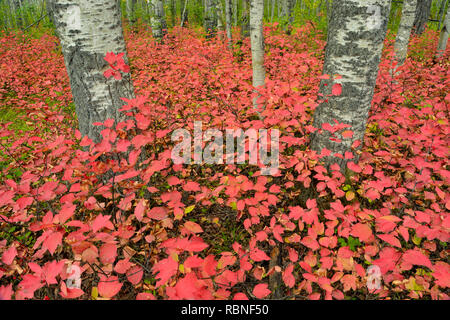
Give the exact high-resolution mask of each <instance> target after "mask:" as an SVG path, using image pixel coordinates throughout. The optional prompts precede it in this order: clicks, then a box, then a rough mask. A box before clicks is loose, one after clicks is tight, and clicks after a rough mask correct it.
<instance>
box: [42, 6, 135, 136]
mask: <svg viewBox="0 0 450 320" xmlns="http://www.w3.org/2000/svg"><path fill="white" fill-rule="evenodd" d="M48 4H49V5H50V8H49V11H50V12H51V15H52V18H53V20H54V23H55V27H56V32H57V34H58V36H59V39H60V41H61V46H62V52H63V55H64V61H65V64H66V69H67V73H68V75H69V79H70V86H71V89H72V95H73V100H74V102H75V107H76V114H77V117H78V124H79V129H80V132H81V134H82V135H83V136H86V135H87V136H88V137H89V138H90V139H92V140H93V141H94V142H100V141H101V139H102V138H101V134H100V132H101V130H103V129H104V128H103V126H94V125H93V123H95V122H103V121H105V120H107V119H115V120H116V123H117V122H120V121H123V120H124V119H125V116H124V115H123V113H121V112H119V109H120V108H121V107H122V106H123V105H124V104H125V103H124V102H123V100H121V98H129V99H130V98H134V89H133V85H132V82H131V77H130V74H129V73H127V74H122V79H121V80H116V79H114V78H110V79H106V78H105V76H104V75H103V73H104V71H105V70H107V69H109V65H108V63H107V62H106V61H105V59H104V58H105V56H106V53H108V52H113V53H115V54H118V53H125V56H124V60H125V63H128V58H127V54H126V47H125V42H124V38H123V29H122V22H121V11H120V1H119V0H114V1H111V0H95V1H90V0H50V1H48Z"/></svg>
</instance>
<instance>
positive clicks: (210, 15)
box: [205, 0, 217, 38]
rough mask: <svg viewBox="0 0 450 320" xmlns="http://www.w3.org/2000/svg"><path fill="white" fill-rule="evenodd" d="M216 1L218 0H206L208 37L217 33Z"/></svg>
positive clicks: (206, 29)
mask: <svg viewBox="0 0 450 320" xmlns="http://www.w3.org/2000/svg"><path fill="white" fill-rule="evenodd" d="M215 2H216V0H206V1H205V31H206V37H207V38H212V37H214V36H215V34H216V28H217V19H216V4H215Z"/></svg>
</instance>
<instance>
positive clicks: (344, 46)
mask: <svg viewBox="0 0 450 320" xmlns="http://www.w3.org/2000/svg"><path fill="white" fill-rule="evenodd" d="M390 3H391V1H390V0H366V1H357V0H339V1H333V3H332V8H331V19H330V25H329V28H328V43H327V46H326V50H325V63H324V68H323V73H324V74H327V75H330V79H328V80H322V82H321V85H320V89H319V90H320V91H319V97H320V98H321V99H322V100H324V101H323V102H321V103H320V104H319V106H318V107H317V108H316V111H315V114H314V127H315V128H318V129H322V128H323V127H322V125H323V124H331V125H334V124H335V122H334V120H336V121H338V122H339V123H345V124H347V125H350V126H351V128H349V130H352V131H353V137H352V138H345V139H344V138H343V137H342V135H341V134H340V133H336V137H337V138H338V139H341V140H342V141H341V142H339V141H332V140H330V137H331V135H330V132H329V131H326V130H321V131H318V132H316V133H315V134H314V135H313V136H312V141H311V147H312V149H313V150H315V151H317V152H318V153H320V152H321V151H322V149H323V148H327V149H328V150H330V151H331V156H330V157H327V158H326V159H325V161H326V164H327V165H329V164H332V163H338V164H339V165H340V166H341V168H345V163H346V161H345V160H342V159H340V158H337V157H334V156H333V155H334V154H335V153H339V154H341V155H344V154H345V152H347V151H348V152H352V148H351V145H352V143H353V142H354V141H356V140H359V141H360V142H361V145H362V143H363V139H364V133H365V129H366V123H367V118H368V114H369V110H370V107H371V102H372V98H373V94H374V88H375V84H376V78H377V74H378V68H379V63H380V60H381V52H382V49H383V42H384V39H385V36H386V31H387V22H388V17H389V11H390ZM335 75H340V76H341V78H340V79H335ZM333 87H334V88H339V87H341V88H342V93H341V94H340V95H332V96H329V95H331V94H332V88H333ZM336 91H339V90H335V93H337V92H336ZM354 155H355V159H353V160H352V161H357V157H358V156H357V155H356V154H354Z"/></svg>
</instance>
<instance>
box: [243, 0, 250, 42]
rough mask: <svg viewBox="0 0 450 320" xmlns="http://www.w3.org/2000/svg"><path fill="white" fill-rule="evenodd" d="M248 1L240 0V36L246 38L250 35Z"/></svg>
mask: <svg viewBox="0 0 450 320" xmlns="http://www.w3.org/2000/svg"><path fill="white" fill-rule="evenodd" d="M250 1H251V0H242V15H241V37H242V38H246V37H248V36H249V35H250V18H249V13H250Z"/></svg>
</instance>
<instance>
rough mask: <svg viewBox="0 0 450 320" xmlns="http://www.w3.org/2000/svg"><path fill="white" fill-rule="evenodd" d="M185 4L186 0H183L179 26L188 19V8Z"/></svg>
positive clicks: (186, 3)
mask: <svg viewBox="0 0 450 320" xmlns="http://www.w3.org/2000/svg"><path fill="white" fill-rule="evenodd" d="M187 5H188V0H184V6H183V9H182V11H181V24H180V26H181V27H183V26H184V23H185V22H187V20H188V8H187Z"/></svg>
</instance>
